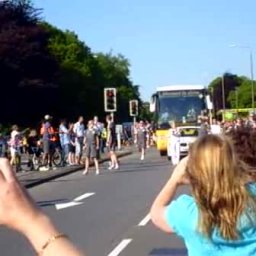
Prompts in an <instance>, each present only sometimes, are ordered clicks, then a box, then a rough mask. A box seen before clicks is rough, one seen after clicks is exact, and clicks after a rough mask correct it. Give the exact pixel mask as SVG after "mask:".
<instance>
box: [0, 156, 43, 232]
mask: <svg viewBox="0 0 256 256" xmlns="http://www.w3.org/2000/svg"><path fill="white" fill-rule="evenodd" d="M0 187H1V189H0V225H5V226H7V227H9V228H12V229H14V230H17V231H19V232H21V233H23V234H25V233H26V231H27V229H28V226H30V225H29V223H30V222H31V221H32V220H33V219H37V218H38V217H40V216H41V211H40V210H39V209H38V208H37V206H36V205H35V203H34V202H33V200H32V199H31V197H30V196H29V195H28V194H27V192H26V191H25V189H24V188H23V187H22V186H21V185H20V184H19V182H18V180H17V178H16V177H15V175H14V172H13V170H12V167H11V166H10V164H9V161H8V160H7V159H4V158H0Z"/></svg>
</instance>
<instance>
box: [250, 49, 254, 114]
mask: <svg viewBox="0 0 256 256" xmlns="http://www.w3.org/2000/svg"><path fill="white" fill-rule="evenodd" d="M250 69H251V83H252V109H253V113H254V81H253V79H254V77H253V55H252V49H250Z"/></svg>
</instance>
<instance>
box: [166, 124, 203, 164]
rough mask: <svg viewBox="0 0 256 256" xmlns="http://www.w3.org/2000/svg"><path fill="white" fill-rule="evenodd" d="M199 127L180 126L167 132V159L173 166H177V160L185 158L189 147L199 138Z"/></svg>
mask: <svg viewBox="0 0 256 256" xmlns="http://www.w3.org/2000/svg"><path fill="white" fill-rule="evenodd" d="M199 130H200V127H199V126H180V127H177V128H176V129H175V130H174V129H170V130H169V136H168V141H167V157H168V160H170V161H172V163H173V164H177V163H178V162H179V160H180V159H181V158H182V157H184V156H186V155H187V154H188V151H189V146H190V144H191V143H193V142H194V141H195V140H196V139H197V138H198V136H199Z"/></svg>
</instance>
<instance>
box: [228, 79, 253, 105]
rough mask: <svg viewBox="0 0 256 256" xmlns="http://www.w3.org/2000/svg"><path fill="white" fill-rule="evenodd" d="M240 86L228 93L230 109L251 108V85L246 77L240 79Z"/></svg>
mask: <svg viewBox="0 0 256 256" xmlns="http://www.w3.org/2000/svg"><path fill="white" fill-rule="evenodd" d="M240 82H241V83H240V85H239V86H238V87H237V88H236V90H233V91H231V92H230V93H229V96H228V101H229V102H230V105H231V108H236V106H237V107H238V108H251V107H252V83H251V80H250V79H248V78H247V77H244V76H242V77H240Z"/></svg>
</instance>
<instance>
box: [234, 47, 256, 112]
mask: <svg viewBox="0 0 256 256" xmlns="http://www.w3.org/2000/svg"><path fill="white" fill-rule="evenodd" d="M230 47H236V48H243V49H247V50H249V53H250V73H251V94H252V110H253V112H254V80H253V79H254V73H253V51H252V48H251V47H249V46H243V45H236V44H232V45H230Z"/></svg>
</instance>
